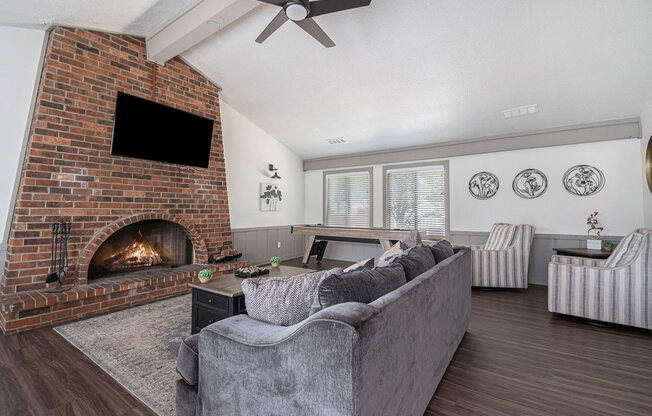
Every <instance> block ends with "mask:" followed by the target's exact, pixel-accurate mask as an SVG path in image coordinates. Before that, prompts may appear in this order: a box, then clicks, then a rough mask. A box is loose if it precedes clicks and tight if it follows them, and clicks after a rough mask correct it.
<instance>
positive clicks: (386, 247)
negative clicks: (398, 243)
mask: <svg viewBox="0 0 652 416" xmlns="http://www.w3.org/2000/svg"><path fill="white" fill-rule="evenodd" d="M378 241H380V246H381V247H382V248H383V251H387V250H389V249H390V248H392V242H391V241H389V240H385V239H383V238H379V239H378Z"/></svg>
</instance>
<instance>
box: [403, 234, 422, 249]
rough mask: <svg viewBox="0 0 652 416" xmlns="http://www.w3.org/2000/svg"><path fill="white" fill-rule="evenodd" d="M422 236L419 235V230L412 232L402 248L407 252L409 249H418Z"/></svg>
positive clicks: (404, 240) (405, 239)
mask: <svg viewBox="0 0 652 416" xmlns="http://www.w3.org/2000/svg"><path fill="white" fill-rule="evenodd" d="M421 244H422V242H421V235H420V234H419V231H417V230H412V231H410V234H408V236H407V237H405V238H404V239H403V241H401V248H402V249H403V250H406V249H408V248H412V247H416V246H418V245H421Z"/></svg>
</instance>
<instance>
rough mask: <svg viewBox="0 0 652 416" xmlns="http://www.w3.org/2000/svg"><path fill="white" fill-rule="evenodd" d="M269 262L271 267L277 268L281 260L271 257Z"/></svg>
mask: <svg viewBox="0 0 652 416" xmlns="http://www.w3.org/2000/svg"><path fill="white" fill-rule="evenodd" d="M269 262H270V263H272V267H278V265H279V264H281V258H280V257H272V258H271V259H269Z"/></svg>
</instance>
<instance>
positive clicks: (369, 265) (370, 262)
mask: <svg viewBox="0 0 652 416" xmlns="http://www.w3.org/2000/svg"><path fill="white" fill-rule="evenodd" d="M375 260H376V259H374V258H373V257H372V258H370V259H366V260H362V261H359V262H357V263H356V264H352V265H350V266H349V267H347V268H346V269H344V271H345V272H352V271H353V270H358V269H373V268H374V261H375Z"/></svg>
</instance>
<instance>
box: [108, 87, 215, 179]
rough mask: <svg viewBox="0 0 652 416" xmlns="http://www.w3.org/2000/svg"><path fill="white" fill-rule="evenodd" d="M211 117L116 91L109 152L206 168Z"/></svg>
mask: <svg viewBox="0 0 652 416" xmlns="http://www.w3.org/2000/svg"><path fill="white" fill-rule="evenodd" d="M212 139H213V120H211V119H208V118H205V117H200V116H198V115H195V114H191V113H188V112H186V111H181V110H177V109H175V108H172V107H168V106H166V105H163V104H159V103H155V102H153V101H149V100H145V99H143V98H138V97H134V96H133V95H129V94H125V93H123V92H118V98H117V101H116V106H115V118H114V120H113V142H112V144H111V154H113V155H119V156H127V157H135V158H139V159H147V160H155V161H157V162H168V163H176V164H179V165H187V166H196V167H200V168H207V167H208V162H209V159H210V154H211V141H212Z"/></svg>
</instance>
